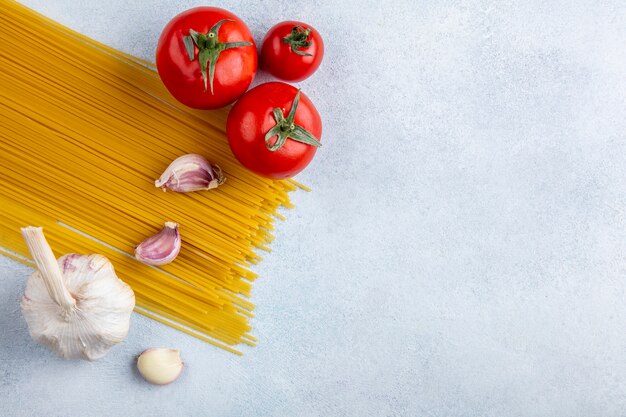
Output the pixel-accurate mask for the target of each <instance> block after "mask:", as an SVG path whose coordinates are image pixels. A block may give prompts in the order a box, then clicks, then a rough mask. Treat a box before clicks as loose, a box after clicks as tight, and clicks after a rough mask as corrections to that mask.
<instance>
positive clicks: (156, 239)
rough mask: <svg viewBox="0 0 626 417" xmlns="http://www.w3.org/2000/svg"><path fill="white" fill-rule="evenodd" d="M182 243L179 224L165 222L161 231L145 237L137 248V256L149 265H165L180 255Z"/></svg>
mask: <svg viewBox="0 0 626 417" xmlns="http://www.w3.org/2000/svg"><path fill="white" fill-rule="evenodd" d="M180 245H181V240H180V234H179V233H178V224H176V223H174V222H165V225H164V227H163V229H161V231H160V232H159V233H157V234H156V235H153V236H150V237H149V238H147V239H145V240H144V241H143V242H141V243H140V244H139V245H138V246H137V247H136V248H135V258H137V260H138V261H140V262H143V263H144V264H147V265H165V264H168V263H170V262H172V261H173V260H174V259H175V258H176V257H177V256H178V252H180Z"/></svg>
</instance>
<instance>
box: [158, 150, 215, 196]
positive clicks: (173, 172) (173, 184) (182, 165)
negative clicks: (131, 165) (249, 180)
mask: <svg viewBox="0 0 626 417" xmlns="http://www.w3.org/2000/svg"><path fill="white" fill-rule="evenodd" d="M224 180H225V178H224V175H223V174H222V170H221V169H220V167H218V166H217V165H211V164H209V163H208V162H207V160H206V159H205V158H204V157H203V156H201V155H197V154H187V155H183V156H181V157H179V158H176V159H175V160H174V161H173V162H172V163H171V164H170V165H169V166H168V167H167V169H166V170H165V172H163V174H162V175H161V178H159V179H158V180H156V181H155V182H154V185H155V186H156V187H161V188H162V189H163V191H165V190H167V189H169V190H171V191H176V192H179V193H186V192H190V191H200V190H210V189H212V188H217V187H218V186H220V185H221V184H223V183H224Z"/></svg>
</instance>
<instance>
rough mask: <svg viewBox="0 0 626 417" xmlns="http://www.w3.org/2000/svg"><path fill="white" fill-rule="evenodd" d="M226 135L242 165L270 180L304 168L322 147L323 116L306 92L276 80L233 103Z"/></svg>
mask: <svg viewBox="0 0 626 417" xmlns="http://www.w3.org/2000/svg"><path fill="white" fill-rule="evenodd" d="M226 135H227V136H228V143H229V144H230V148H231V149H232V151H233V153H234V154H235V156H236V157H237V159H238V160H239V162H241V164H242V165H243V166H245V167H246V168H248V169H250V170H251V171H254V172H256V173H257V174H259V175H263V176H266V177H269V178H275V179H281V178H289V177H292V176H294V175H296V174H297V173H298V172H300V171H302V170H303V169H304V168H305V167H306V166H307V165H308V164H309V162H311V159H313V156H314V155H315V151H316V150H317V148H318V147H319V146H320V142H319V139H320V138H321V136H322V119H321V118H320V115H319V113H318V112H317V109H315V106H314V105H313V103H312V102H311V100H309V98H308V97H307V96H305V95H304V94H302V93H300V90H298V89H296V88H295V87H293V86H291V85H289V84H285V83H281V82H273V83H266V84H261V85H259V86H257V87H255V88H253V89H252V90H250V91H248V92H247V93H246V94H244V96H243V97H241V98H240V99H239V100H238V101H237V103H236V104H235V105H234V106H233V108H232V109H231V110H230V113H229V114H228V121H227V122H226Z"/></svg>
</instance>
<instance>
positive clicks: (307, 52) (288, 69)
mask: <svg viewBox="0 0 626 417" xmlns="http://www.w3.org/2000/svg"><path fill="white" fill-rule="evenodd" d="M323 57H324V42H323V41H322V37H321V36H320V34H319V32H318V31H317V30H315V29H314V28H313V27H312V26H311V25H307V24H306V23H302V22H294V21H288V22H281V23H279V24H277V25H275V26H273V27H272V28H271V29H270V30H269V32H267V35H265V38H263V45H262V46H261V65H262V66H263V69H265V70H266V71H267V72H269V73H270V74H272V75H273V76H275V77H276V78H280V79H282V80H285V81H302V80H304V79H306V78H309V77H310V76H311V74H313V73H314V72H315V70H317V68H318V67H319V66H320V64H321V63H322V58H323Z"/></svg>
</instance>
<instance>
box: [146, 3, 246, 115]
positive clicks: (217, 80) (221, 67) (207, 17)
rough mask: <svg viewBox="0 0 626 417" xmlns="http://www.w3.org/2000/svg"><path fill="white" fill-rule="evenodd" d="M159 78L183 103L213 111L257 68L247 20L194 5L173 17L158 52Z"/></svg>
mask: <svg viewBox="0 0 626 417" xmlns="http://www.w3.org/2000/svg"><path fill="white" fill-rule="evenodd" d="M156 64H157V69H158V71H159V76H160V77H161V80H162V81H163V84H165V87H167V89H168V90H169V92H170V93H171V94H172V95H173V96H174V97H175V98H176V99H177V100H178V101H180V102H181V103H183V104H185V105H186V106H189V107H193V108H196V109H217V108H220V107H224V106H226V105H227V104H230V103H232V102H233V101H235V100H237V99H238V98H239V97H240V96H241V95H242V94H243V93H245V92H246V90H247V89H248V87H249V86H250V83H252V80H253V79H254V75H255V74H256V70H257V53H256V45H255V43H254V38H253V37H252V34H251V33H250V30H249V29H248V27H247V26H246V24H245V23H244V22H243V21H242V20H241V19H239V18H238V17H237V16H235V15H234V14H232V13H231V12H229V11H227V10H224V9H219V8H217V7H196V8H194V9H190V10H187V11H185V12H182V13H181V14H179V15H177V16H176V17H174V18H173V19H172V20H171V21H170V22H169V23H168V24H167V26H165V29H163V32H162V33H161V37H160V38H159V44H158V46H157V50H156Z"/></svg>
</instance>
